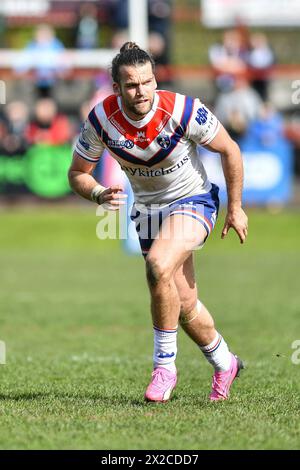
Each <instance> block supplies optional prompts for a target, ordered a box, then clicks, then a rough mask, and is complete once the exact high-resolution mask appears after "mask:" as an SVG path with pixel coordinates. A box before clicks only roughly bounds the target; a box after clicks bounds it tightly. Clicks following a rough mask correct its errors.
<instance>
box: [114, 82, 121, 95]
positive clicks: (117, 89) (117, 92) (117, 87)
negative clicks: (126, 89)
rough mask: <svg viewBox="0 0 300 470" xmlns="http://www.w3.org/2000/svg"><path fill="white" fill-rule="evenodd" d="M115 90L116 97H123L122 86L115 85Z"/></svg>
mask: <svg viewBox="0 0 300 470" xmlns="http://www.w3.org/2000/svg"><path fill="white" fill-rule="evenodd" d="M113 90H114V94H115V95H117V96H121V90H120V86H119V84H118V83H116V82H114V83H113Z"/></svg>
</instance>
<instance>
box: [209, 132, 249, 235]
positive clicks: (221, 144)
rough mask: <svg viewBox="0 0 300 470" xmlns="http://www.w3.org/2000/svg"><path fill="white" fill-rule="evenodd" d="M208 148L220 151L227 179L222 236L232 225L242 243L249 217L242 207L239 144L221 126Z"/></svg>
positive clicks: (246, 231) (241, 167)
mask: <svg viewBox="0 0 300 470" xmlns="http://www.w3.org/2000/svg"><path fill="white" fill-rule="evenodd" d="M206 148H208V150H211V151H212V152H218V153H220V155H221V161H222V167H223V172H224V176H225V180H226V186H227V197H228V206H227V214H226V218H225V223H224V227H223V230H222V238H224V237H225V236H226V235H227V233H228V230H229V229H230V228H231V227H232V228H233V229H234V230H235V231H236V233H237V234H238V236H239V238H240V241H241V243H244V241H245V240H246V237H247V235H248V218H247V216H246V214H245V212H244V211H243V209H242V190H243V178H244V171H243V160H242V156H241V152H240V149H239V146H238V145H237V143H236V142H234V140H232V139H231V137H230V136H229V134H228V133H227V131H226V130H225V129H224V127H223V126H221V128H220V130H219V132H218V134H217V135H216V137H215V138H214V139H213V140H212V142H210V144H209V145H206Z"/></svg>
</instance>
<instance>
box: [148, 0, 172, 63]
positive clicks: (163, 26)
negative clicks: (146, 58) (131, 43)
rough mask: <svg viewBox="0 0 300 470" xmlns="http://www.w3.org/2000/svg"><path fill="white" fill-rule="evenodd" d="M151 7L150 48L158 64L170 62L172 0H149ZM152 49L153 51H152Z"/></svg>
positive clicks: (149, 6)
mask: <svg viewBox="0 0 300 470" xmlns="http://www.w3.org/2000/svg"><path fill="white" fill-rule="evenodd" d="M148 8H149V32H150V37H149V49H150V52H151V53H152V54H153V56H154V58H155V61H156V63H157V64H161V65H168V64H169V63H170V47H169V46H170V44H171V40H170V26H171V12H172V8H171V1H170V0H148ZM151 49H152V51H151Z"/></svg>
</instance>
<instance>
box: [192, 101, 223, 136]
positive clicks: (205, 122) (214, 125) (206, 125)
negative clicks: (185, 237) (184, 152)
mask: <svg viewBox="0 0 300 470" xmlns="http://www.w3.org/2000/svg"><path fill="white" fill-rule="evenodd" d="M219 129H220V122H219V121H218V119H217V118H216V116H215V115H214V114H213V113H212V112H211V111H210V110H209V109H208V108H207V107H206V106H205V105H204V104H203V103H201V101H200V100H199V99H198V98H196V99H195V100H194V105H193V112H192V115H191V118H190V121H189V124H188V126H187V132H186V133H187V138H188V139H190V140H192V141H193V142H196V143H197V144H200V145H206V144H209V143H210V142H211V141H212V140H213V139H214V137H215V136H216V135H217V133H218V131H219Z"/></svg>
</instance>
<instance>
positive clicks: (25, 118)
mask: <svg viewBox="0 0 300 470" xmlns="http://www.w3.org/2000/svg"><path fill="white" fill-rule="evenodd" d="M28 125H29V110H28V108H27V105H26V104H25V103H23V102H21V101H12V102H11V103H9V104H7V106H5V108H4V115H3V117H2V122H1V124H0V127H1V130H0V136H1V139H0V152H1V154H2V155H22V154H24V153H25V152H26V150H27V148H28V146H29V143H28V141H27V139H26V133H27V129H28Z"/></svg>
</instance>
